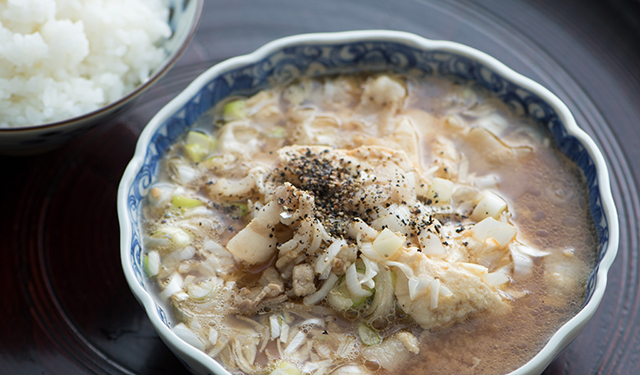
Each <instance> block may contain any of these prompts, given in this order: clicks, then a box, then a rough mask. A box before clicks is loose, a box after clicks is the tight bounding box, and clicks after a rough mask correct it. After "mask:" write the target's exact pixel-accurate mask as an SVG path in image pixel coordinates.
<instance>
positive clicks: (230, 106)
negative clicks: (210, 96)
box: [222, 99, 247, 122]
mask: <svg viewBox="0 0 640 375" xmlns="http://www.w3.org/2000/svg"><path fill="white" fill-rule="evenodd" d="M222 116H223V117H224V121H226V122H229V121H235V120H242V119H245V118H247V104H246V103H245V100H244V99H238V100H234V101H232V102H229V103H227V104H226V105H225V106H224V110H223V114H222Z"/></svg>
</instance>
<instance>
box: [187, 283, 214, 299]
mask: <svg viewBox="0 0 640 375" xmlns="http://www.w3.org/2000/svg"><path fill="white" fill-rule="evenodd" d="M214 289H215V285H214V284H213V282H211V281H210V280H205V281H202V282H200V283H198V284H189V285H187V294H189V297H191V298H192V299H194V300H196V301H201V300H203V299H205V298H207V296H209V295H210V294H211V293H213V291H214Z"/></svg>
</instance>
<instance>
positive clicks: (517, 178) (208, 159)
mask: <svg viewBox="0 0 640 375" xmlns="http://www.w3.org/2000/svg"><path fill="white" fill-rule="evenodd" d="M413 79H416V78H415V77H401V76H393V75H387V74H381V75H374V76H354V77H327V78H322V79H318V80H311V79H302V80H300V81H298V82H295V83H293V84H292V85H290V86H288V87H286V88H274V89H271V90H264V91H261V92H259V93H257V94H255V95H254V96H252V97H250V98H233V99H232V100H230V101H229V102H227V103H220V104H219V106H218V107H217V108H215V109H213V110H212V113H211V114H210V115H213V117H214V118H215V119H217V121H216V122H215V124H211V125H210V126H208V127H202V128H199V129H194V130H191V131H189V132H188V134H187V135H186V136H185V139H184V141H182V142H180V143H179V144H178V145H175V146H174V147H173V148H172V150H171V151H170V152H169V155H167V157H166V158H165V160H164V163H163V167H164V169H163V171H164V172H163V179H162V180H161V182H159V183H157V184H155V185H154V188H153V189H152V190H151V192H150V194H149V199H148V204H147V205H146V206H145V218H146V219H147V220H148V222H147V228H146V236H145V251H146V252H147V253H148V255H146V257H145V258H144V259H145V265H146V266H145V269H146V270H147V274H148V275H149V276H150V277H152V278H153V279H155V281H156V283H157V287H158V292H159V296H160V298H161V299H163V300H165V301H166V302H167V303H169V304H171V306H172V308H173V310H174V311H175V313H176V319H177V320H178V321H179V322H180V323H179V324H178V325H176V327H175V330H176V334H178V335H179V336H180V337H183V338H184V339H185V340H187V341H188V342H190V343H191V344H192V345H194V346H195V347H198V348H201V349H202V350H204V351H205V352H206V353H207V354H208V355H210V356H211V357H213V358H216V359H217V360H219V361H220V362H221V363H222V364H223V365H224V366H225V367H226V368H227V369H229V370H230V371H232V372H238V373H247V374H284V373H286V374H297V373H312V374H317V375H322V374H370V373H379V374H381V375H384V374H407V373H422V372H423V370H424V365H423V364H424V363H425V362H426V363H429V371H430V372H431V373H435V374H443V373H460V374H470V373H500V372H502V371H504V370H505V369H507V371H508V369H511V368H515V367H517V366H518V365H519V364H521V363H522V362H523V361H525V360H527V359H528V358H530V357H531V356H532V355H533V354H534V353H535V351H536V348H537V347H539V345H542V343H544V340H545V337H548V334H549V333H550V332H552V331H553V330H554V329H555V327H556V325H557V324H559V322H562V321H563V320H564V319H568V318H569V317H570V316H571V315H572V314H573V313H574V312H575V308H572V307H571V304H576V302H578V301H579V300H580V298H582V293H583V290H584V282H585V280H586V275H587V272H588V270H589V268H588V260H589V259H590V257H592V256H593V253H594V247H593V245H594V243H595V241H594V233H593V232H592V231H590V230H591V229H592V226H590V221H589V218H588V215H587V214H586V212H585V211H584V204H583V203H584V202H582V201H581V199H583V198H584V196H585V192H584V186H583V185H580V184H581V180H580V178H579V177H578V176H577V175H575V174H572V173H573V172H575V169H571V168H570V167H568V166H566V165H562V164H561V163H562V159H561V158H559V157H558V155H557V154H556V153H555V150H553V149H551V148H549V147H548V144H549V140H548V139H546V140H545V138H546V137H548V134H547V133H545V132H543V131H541V130H540V129H537V128H536V127H535V126H533V125H531V124H528V123H527V122H526V121H524V120H523V119H521V118H517V117H515V116H512V117H509V118H510V119H511V121H514V123H515V124H514V125H509V123H508V122H507V120H505V119H504V118H503V117H504V116H507V114H506V112H504V108H503V107H500V106H499V105H498V104H496V103H493V102H492V101H491V100H492V99H491V98H490V97H489V98H484V99H482V100H480V99H476V100H475V103H473V104H464V105H470V106H472V107H480V106H482V105H487V106H488V108H486V109H485V110H480V109H479V108H475V109H474V110H472V108H467V107H464V106H463V107H462V108H459V107H458V106H459V105H461V103H466V99H465V98H466V97H467V96H473V95H475V94H473V92H469V91H468V89H469V88H468V87H458V86H456V85H452V84H451V83H450V82H449V83H445V82H443V81H441V80H438V79H433V80H427V79H424V81H421V80H416V81H413ZM429 90H435V91H436V92H435V93H430V92H428V91H429ZM425 91H426V92H425ZM421 106H424V107H429V108H430V111H427V110H426V109H424V108H423V107H421ZM471 113H472V114H471ZM476 113H480V115H477V114H476ZM487 124H488V125H487ZM495 124H502V125H504V126H502V125H501V126H497V125H495ZM541 166H542V167H541ZM545 169H548V170H549V171H548V172H549V173H546V174H540V171H541V170H543V171H544V170H545ZM528 173H539V174H540V175H539V176H538V175H536V179H535V181H532V182H530V185H527V184H528V182H527V177H526V176H528ZM556 184H557V185H559V186H564V187H566V189H563V191H564V190H570V191H575V192H576V193H575V194H568V193H563V194H562V197H567V198H568V199H573V200H571V202H570V203H568V202H567V201H566V200H563V201H562V206H561V207H560V206H558V203H557V201H558V198H557V197H558V196H559V194H558V190H557V189H547V188H548V187H549V186H554V185H556ZM541 187H542V188H545V189H541ZM569 187H571V188H569ZM527 189H532V190H531V193H528V190H527ZM580 189H582V190H580ZM547 190H548V191H550V194H549V196H548V197H547V196H544V195H543V194H542V191H547ZM578 192H580V193H578ZM536 194H537V195H536ZM531 197H535V198H531ZM580 197H582V198H580ZM521 202H526V204H523V203H521ZM533 209H536V210H544V212H548V213H549V215H548V216H549V217H550V218H551V220H550V222H548V223H546V224H545V225H543V226H541V224H538V222H537V221H535V220H532V219H531V218H532V217H536V218H537V217H539V215H534V214H532V212H531V210H533ZM567 216H570V217H581V218H582V219H580V220H582V222H583V224H584V225H583V226H582V227H581V230H580V231H579V233H573V232H572V233H565V232H561V231H558V234H557V235H555V236H552V235H549V234H548V233H547V232H545V233H547V234H546V235H545V234H543V232H544V230H542V228H544V229H549V230H551V229H550V228H559V224H558V223H562V220H563V219H564V218H565V217H567ZM576 220H578V219H576ZM576 228H577V227H576ZM550 237H553V241H550ZM589 239H590V240H589ZM568 245H570V246H572V247H571V248H575V249H577V248H579V249H581V250H580V251H578V252H577V253H576V252H574V251H568V250H567V249H566V246H568ZM563 247H564V248H563ZM158 263H159V264H158ZM529 306H541V307H540V309H539V310H536V311H535V312H532V313H531V316H524V317H523V315H526V311H528V310H526V309H528V308H529ZM523 311H525V312H523ZM532 317H533V318H532ZM546 322H552V323H546ZM536 327H544V328H536ZM196 340H197V341H196ZM509 340H512V341H516V340H523V341H524V342H527V343H529V342H533V343H531V344H527V345H528V347H530V348H531V349H530V350H529V351H528V352H526V353H525V354H522V353H514V352H513V350H511V347H510V346H508V345H507V346H506V347H505V348H503V347H502V345H505V343H506V342H508V341H509ZM498 352H499V355H497V354H496V353H498ZM496 358H499V359H500V361H499V363H498V365H499V366H496V361H495V359H496ZM507 359H508V360H507ZM503 360H504V361H503ZM505 363H508V364H506V365H505ZM505 366H507V367H505Z"/></svg>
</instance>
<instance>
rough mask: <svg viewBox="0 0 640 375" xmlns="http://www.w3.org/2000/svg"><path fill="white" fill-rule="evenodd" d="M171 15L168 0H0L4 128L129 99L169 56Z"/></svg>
mask: <svg viewBox="0 0 640 375" xmlns="http://www.w3.org/2000/svg"><path fill="white" fill-rule="evenodd" d="M168 15H169V10H168V7H167V4H166V0H0V127H16V126H24V125H33V124H42V123H47V122H52V121H59V120H63V119H66V118H70V117H74V116H78V115H81V114H83V113H86V112H90V111H92V110H95V109H97V108H100V107H102V106H104V105H105V104H108V103H110V102H112V101H115V100H117V99H119V98H121V97H122V96H124V95H125V94H126V93H128V92H129V91H131V90H133V89H134V88H135V87H136V86H137V85H138V84H139V83H141V82H144V81H145V80H146V79H148V78H149V75H150V73H152V72H153V70H154V69H155V68H157V67H158V66H159V65H160V63H161V62H162V60H163V59H164V57H165V51H164V50H163V49H162V48H159V47H157V44H158V42H159V41H161V40H162V39H163V38H167V37H169V36H170V34H171V30H170V28H169V25H168V24H167V19H168Z"/></svg>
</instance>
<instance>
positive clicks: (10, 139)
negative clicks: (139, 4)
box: [0, 0, 204, 155]
mask: <svg viewBox="0 0 640 375" xmlns="http://www.w3.org/2000/svg"><path fill="white" fill-rule="evenodd" d="M167 3H168V6H169V20H168V22H169V27H170V28H171V36H170V37H169V38H167V39H166V40H164V41H163V42H162V45H161V47H162V48H163V49H164V50H165V51H166V57H165V59H164V60H163V61H162V63H161V64H160V66H159V67H158V68H157V69H156V70H155V71H154V72H153V74H151V76H150V77H149V78H148V79H147V80H146V81H144V82H142V83H141V84H140V85H138V86H137V87H136V88H135V89H133V91H131V92H129V93H127V94H126V95H124V96H123V97H122V98H120V99H118V100H116V101H114V102H112V103H109V104H107V105H105V106H104V107H101V108H98V109H96V110H95V111H92V112H89V113H85V114H83V115H80V116H77V117H73V118H69V119H66V120H61V121H57V122H51V123H47V124H36V125H30V126H21V127H15V128H0V154H6V155H26V154H36V153H42V152H46V151H49V150H52V149H54V148H56V147H59V146H61V145H63V144H64V143H65V142H67V141H69V140H70V139H72V138H73V137H75V136H78V135H80V134H82V133H84V132H85V131H87V130H89V129H91V128H93V127H95V126H97V125H99V124H103V123H105V122H106V121H108V120H109V119H111V118H113V117H114V116H115V115H117V114H118V113H119V112H120V111H121V110H124V109H125V108H127V107H128V106H129V105H131V104H132V103H133V101H134V100H135V99H136V98H138V97H139V96H140V94H142V93H143V92H144V91H145V90H147V89H148V88H149V87H151V86H152V85H153V84H155V83H156V82H158V80H159V79H160V78H161V77H162V76H163V75H165V73H167V72H168V71H169V69H170V68H171V67H172V66H173V65H174V64H175V63H176V62H177V61H178V58H179V57H180V56H181V55H182V53H183V52H184V51H185V50H186V48H187V46H188V45H189V42H190V41H191V38H192V37H193V35H195V32H196V29H197V27H198V22H199V21H200V15H201V14H202V6H203V4H204V0H193V1H184V0H169V1H167Z"/></svg>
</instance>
